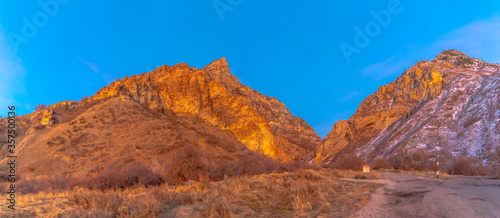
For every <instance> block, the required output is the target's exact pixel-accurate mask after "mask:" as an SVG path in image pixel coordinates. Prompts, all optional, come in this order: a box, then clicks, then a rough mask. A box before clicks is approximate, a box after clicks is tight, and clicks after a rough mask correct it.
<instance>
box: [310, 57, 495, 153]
mask: <svg viewBox="0 0 500 218" xmlns="http://www.w3.org/2000/svg"><path fill="white" fill-rule="evenodd" d="M499 68H500V66H499V65H497V64H488V63H486V62H483V61H481V60H478V59H475V58H470V57H469V56H467V55H466V54H464V53H461V52H459V51H456V50H446V51H444V52H442V53H440V54H439V55H438V56H437V57H436V58H435V59H434V60H433V61H421V62H419V63H417V64H415V65H414V66H412V67H410V68H409V69H408V70H406V71H405V72H404V73H403V74H402V75H401V76H400V77H398V78H397V79H396V80H395V81H393V82H391V83H389V84H387V85H385V86H381V87H380V88H379V90H378V91H377V92H376V93H374V94H372V95H370V96H368V97H367V98H366V99H365V100H364V101H363V102H362V103H361V104H360V105H359V108H358V110H357V111H356V113H355V114H354V115H353V116H352V117H350V118H349V120H348V121H345V120H343V121H339V122H338V123H336V124H335V125H334V127H333V129H332V131H331V132H330V133H329V134H328V135H327V137H326V139H325V140H324V142H323V143H322V144H321V145H320V146H319V147H318V149H317V152H316V161H319V162H328V161H331V160H332V159H333V158H335V157H338V156H340V155H342V154H343V153H349V152H355V153H357V154H359V155H363V156H365V157H367V158H368V160H371V159H373V158H375V157H377V156H383V157H387V156H389V155H391V154H392V153H394V152H396V151H400V150H405V149H413V148H424V149H426V150H428V151H429V152H434V153H435V152H444V153H446V154H449V155H455V156H457V155H458V156H469V155H475V156H481V155H485V154H486V153H488V152H489V151H490V150H491V149H492V148H494V147H495V146H499V145H500V137H499V133H500V126H499V125H498V123H499V121H500V120H499V116H500V109H499V108H500V105H499V104H500V101H499V97H498V94H499V93H500V72H499Z"/></svg>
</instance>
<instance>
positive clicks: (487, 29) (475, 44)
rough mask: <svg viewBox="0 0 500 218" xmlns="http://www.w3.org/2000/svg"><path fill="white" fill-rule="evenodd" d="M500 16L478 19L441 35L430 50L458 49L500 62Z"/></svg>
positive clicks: (490, 60) (487, 59) (477, 56)
mask: <svg viewBox="0 0 500 218" xmlns="http://www.w3.org/2000/svg"><path fill="white" fill-rule="evenodd" d="M499 39H500V16H498V15H497V16H494V17H491V18H490V19H487V20H477V21H474V22H472V23H469V24H467V25H465V26H463V27H461V28H459V29H456V30H454V31H451V32H449V33H447V34H445V35H443V36H441V37H439V38H438V39H437V41H436V43H434V44H432V45H431V48H430V50H433V51H434V52H440V51H443V50H444V49H451V48H453V49H458V50H459V51H462V52H465V53H467V54H468V55H469V56H474V57H476V58H483V59H485V60H486V61H488V62H496V63H499V62H500V52H498V51H499V50H500V40H499Z"/></svg>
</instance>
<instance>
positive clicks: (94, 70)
mask: <svg viewBox="0 0 500 218" xmlns="http://www.w3.org/2000/svg"><path fill="white" fill-rule="evenodd" d="M75 56H76V58H78V60H80V61H81V62H82V63H83V64H85V65H87V67H89V68H90V70H92V71H93V72H94V73H99V72H101V71H100V70H99V67H98V66H97V64H94V63H92V62H89V61H87V60H85V59H83V58H82V57H80V56H79V55H75Z"/></svg>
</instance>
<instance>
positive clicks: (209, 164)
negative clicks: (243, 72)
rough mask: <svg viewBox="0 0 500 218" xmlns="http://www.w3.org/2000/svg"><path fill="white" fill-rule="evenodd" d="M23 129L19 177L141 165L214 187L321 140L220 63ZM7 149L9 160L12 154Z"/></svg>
mask: <svg viewBox="0 0 500 218" xmlns="http://www.w3.org/2000/svg"><path fill="white" fill-rule="evenodd" d="M5 122H6V119H2V120H0V130H1V131H4V130H5V128H6V126H7V125H6V123H5ZM17 123H18V125H17V129H16V131H17V148H16V151H17V156H18V157H19V159H18V162H19V163H20V164H19V171H20V172H23V173H25V174H26V173H28V174H34V175H45V176H51V175H60V176H65V177H86V176H89V175H94V174H97V173H99V172H102V171H103V170H105V169H109V168H113V167H114V168H120V167H122V166H131V165H141V166H142V165H145V166H146V167H148V168H150V169H152V170H153V171H164V170H165V169H166V170H167V171H168V170H174V171H175V170H177V171H175V172H174V173H176V172H179V171H182V172H183V173H190V174H192V175H188V176H186V175H183V177H189V178H180V179H179V178H177V179H178V180H184V181H185V180H189V179H192V180H198V179H199V174H200V175H201V174H203V175H205V176H206V175H207V174H208V175H209V176H210V177H215V178H210V179H212V180H218V179H222V178H223V177H224V175H232V174H245V173H263V172H266V167H267V165H266V164H267V163H268V164H273V163H274V162H273V160H272V159H275V160H278V161H280V160H281V161H291V160H305V159H310V158H312V156H313V155H314V149H315V148H316V146H317V145H318V144H319V143H320V141H321V139H320V138H319V136H318V135H317V134H316V133H315V132H314V130H313V128H312V127H310V126H309V125H308V124H307V123H306V122H305V121H304V120H302V119H301V118H298V117H295V116H293V115H292V114H291V113H290V112H289V110H288V109H287V108H286V107H285V105H284V104H283V103H281V102H279V101H278V100H276V99H275V98H273V97H268V96H264V95H262V94H260V93H258V92H257V91H254V90H252V89H251V88H249V87H247V86H244V85H242V84H241V83H239V82H238V80H237V79H236V77H234V76H232V75H231V74H230V73H229V67H228V65H227V62H226V61H225V59H224V58H223V59H220V60H217V61H215V62H214V63H212V64H210V65H208V66H206V67H205V68H203V69H201V70H200V69H196V68H192V67H189V66H188V65H187V64H184V63H181V64H177V65H175V66H163V67H159V68H158V69H156V70H154V71H152V72H150V73H143V74H141V75H138V76H135V75H134V76H132V77H130V78H127V77H125V78H123V79H122V80H117V81H116V82H113V83H111V84H110V85H109V86H107V87H104V88H103V89H101V90H100V91H98V92H97V93H96V95H94V96H91V97H90V98H85V99H83V100H81V101H78V102H74V101H64V102H61V103H57V104H54V105H50V106H48V107H46V108H44V109H41V110H38V111H36V112H34V113H32V114H28V115H24V116H19V117H17ZM1 137H2V138H0V141H2V142H4V143H2V144H3V145H4V144H6V143H5V142H6V138H5V135H2V136H1ZM2 152H3V157H6V156H7V153H6V152H7V149H2ZM264 155H265V156H264ZM266 156H267V157H266ZM271 158H272V159H271ZM5 161H6V159H3V160H2V163H4V162H5ZM4 165H5V164H4ZM169 173H170V174H172V172H171V171H169ZM173 176H175V175H173Z"/></svg>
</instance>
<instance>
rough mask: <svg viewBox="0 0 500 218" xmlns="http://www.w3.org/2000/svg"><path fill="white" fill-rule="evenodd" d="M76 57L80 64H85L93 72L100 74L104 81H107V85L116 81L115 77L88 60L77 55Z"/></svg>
mask: <svg viewBox="0 0 500 218" xmlns="http://www.w3.org/2000/svg"><path fill="white" fill-rule="evenodd" d="M75 57H76V58H78V60H80V62H82V63H83V64H85V65H86V66H87V67H88V68H89V69H90V70H92V72H94V73H97V74H99V75H100V76H101V77H102V79H104V81H106V83H111V82H113V81H115V80H116V78H115V77H114V76H113V75H111V74H109V73H106V72H103V71H101V70H100V69H99V66H98V65H97V64H95V63H92V62H90V61H87V60H85V59H83V58H82V57H80V55H77V54H75Z"/></svg>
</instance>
